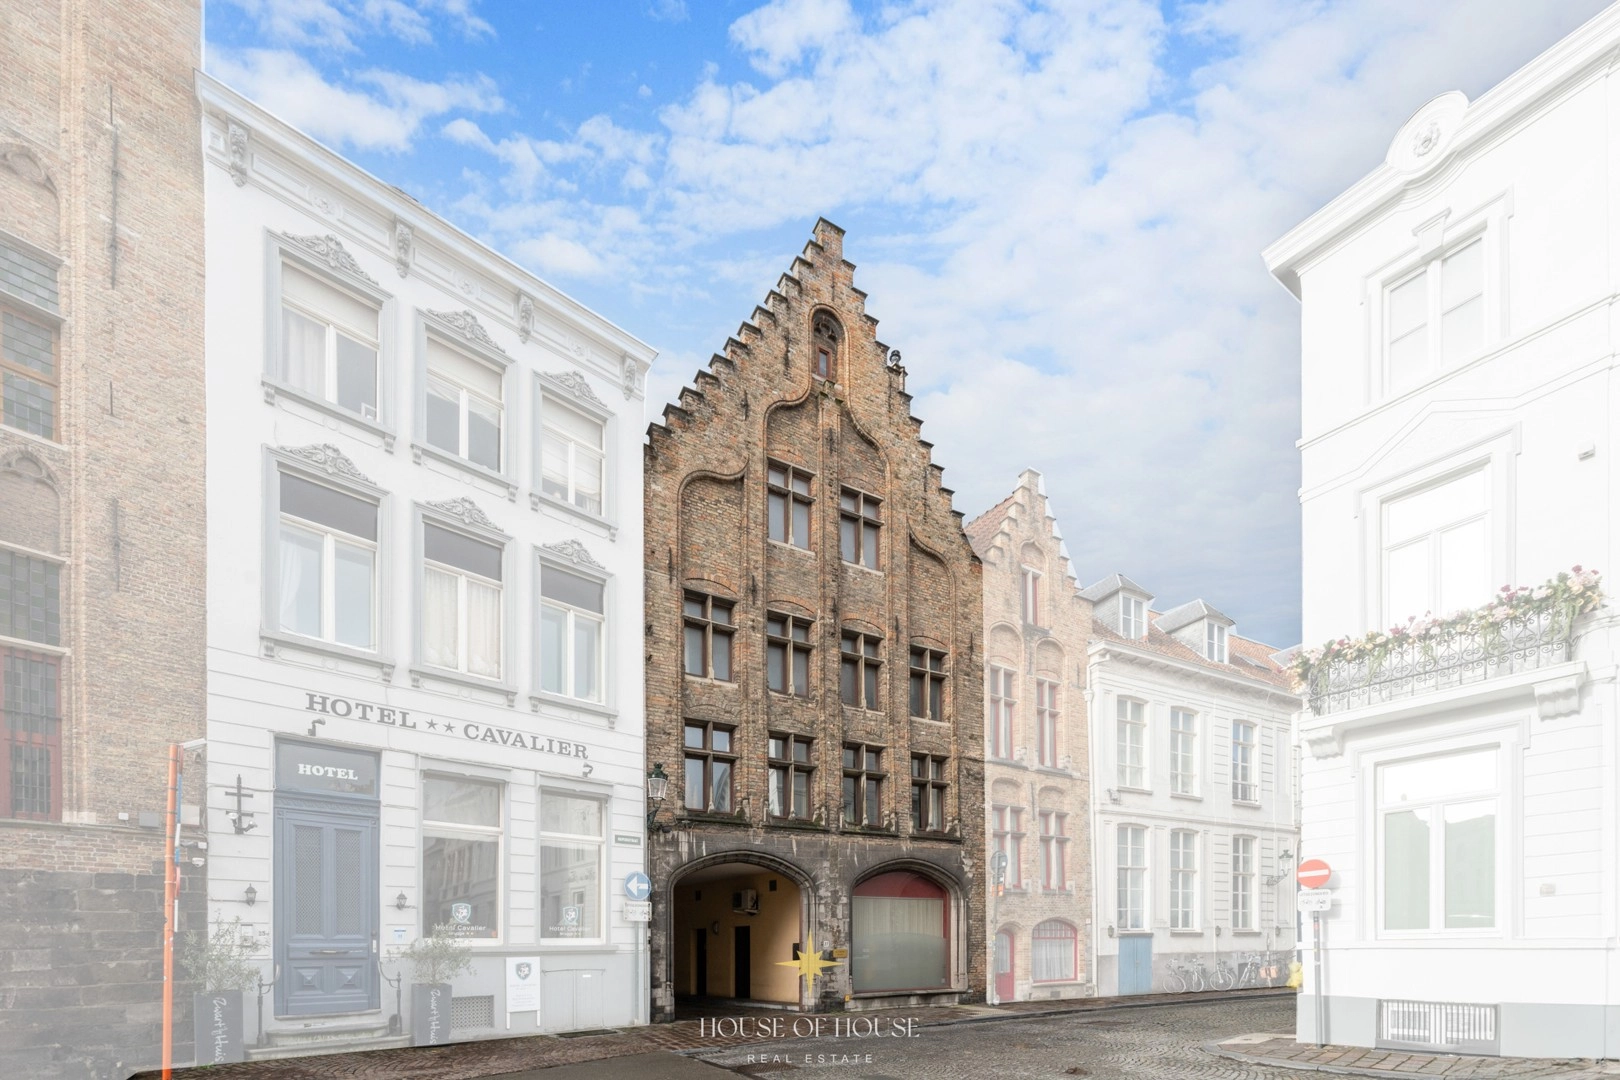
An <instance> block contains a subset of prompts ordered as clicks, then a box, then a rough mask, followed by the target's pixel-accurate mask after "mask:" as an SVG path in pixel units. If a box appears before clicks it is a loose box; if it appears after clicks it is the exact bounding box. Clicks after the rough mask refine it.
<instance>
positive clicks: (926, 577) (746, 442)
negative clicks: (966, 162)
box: [646, 221, 985, 1019]
mask: <svg viewBox="0 0 1620 1080" xmlns="http://www.w3.org/2000/svg"><path fill="white" fill-rule="evenodd" d="M843 240H844V234H843V231H842V230H841V229H839V228H838V227H837V226H835V225H832V224H830V223H829V222H827V221H819V222H818V223H817V224H816V227H815V238H814V239H813V240H812V241H811V242H810V243H809V244H808V245H807V246H806V247H805V250H804V254H803V255H802V256H801V257H799V258H798V259H796V260H794V263H793V268H792V270H791V272H790V273H788V274H786V275H784V276H783V277H782V278H781V279H780V281H779V283H778V285H777V288H776V289H774V290H772V291H771V292H770V294H769V295H768V296H767V297H766V300H765V303H764V304H763V305H762V306H759V307H756V308H755V309H754V314H753V317H752V319H751V320H750V321H749V322H747V323H744V324H743V325H742V328H741V329H740V330H739V331H738V336H737V337H736V338H734V339H732V340H730V341H728V342H727V343H726V348H725V354H724V355H722V356H716V357H715V358H714V359H713V360H712V361H711V362H710V366H709V368H708V369H707V370H705V371H700V372H699V373H698V376H697V379H696V381H695V385H693V386H690V387H687V388H686V389H684V390H683V391H682V392H681V396H680V403H679V404H678V405H671V406H669V407H667V408H666V409H665V411H664V422H663V423H662V424H654V425H653V426H652V428H651V430H650V441H649V443H648V446H647V459H646V460H647V466H646V478H647V479H646V483H647V488H646V545H647V547H646V566H647V585H646V602H647V628H646V629H647V695H648V698H647V740H648V741H647V755H648V756H647V762H648V765H649V767H650V768H651V769H653V770H654V771H663V770H667V772H668V775H669V778H670V779H669V785H668V794H667V797H666V798H665V799H664V800H663V802H662V803H661V804H656V805H655V809H656V810H657V817H656V818H655V819H654V824H653V826H652V828H651V830H650V836H649V841H650V850H649V852H648V861H649V868H650V871H651V874H652V878H653V883H654V893H653V901H654V903H653V923H652V952H651V958H652V984H653V997H654V1001H653V1006H654V1008H653V1013H654V1017H655V1018H665V1019H667V1018H669V1017H671V1016H672V1015H673V1011H674V1009H675V1006H676V1002H677V1000H678V999H680V998H683V997H686V996H688V995H701V996H710V997H716V996H717V997H725V998H732V999H743V1000H754V1001H762V1002H775V1003H779V1004H781V1005H784V1006H787V1007H789V1008H797V1009H802V1010H828V1009H838V1008H851V1009H858V1008H863V1007H876V1006H878V1005H881V1004H890V1003H946V1002H954V1001H968V1000H978V999H982V997H983V994H984V961H985V948H984V937H983V935H984V928H983V917H982V911H983V904H984V899H985V894H984V888H985V886H984V882H985V874H984V870H983V867H982V865H981V864H982V860H983V857H984V856H983V852H984V833H983V828H984V816H983V809H982V806H983V794H984V775H983V768H984V765H983V757H982V752H981V749H980V747H981V742H980V739H981V737H982V715H983V714H982V712H981V709H982V702H981V696H980V695H981V678H982V674H981V667H982V661H983V655H982V641H981V633H982V623H981V596H982V592H981V587H982V583H981V568H980V564H979V560H978V558H977V557H976V556H975V555H974V554H973V551H972V549H971V547H970V546H969V544H968V541H967V538H966V536H965V535H964V534H963V531H962V516H961V515H960V514H959V513H957V512H956V511H955V510H953V509H952V506H951V492H950V490H949V489H947V488H945V487H944V486H943V485H942V483H941V477H942V471H941V469H940V467H939V466H937V465H935V464H933V463H932V462H931V461H930V459H929V444H928V443H927V442H925V441H923V440H922V439H921V438H920V437H919V429H920V427H921V421H919V420H918V419H916V418H915V417H913V416H912V415H911V414H910V410H909V405H910V401H911V398H910V395H908V394H907V393H906V391H905V370H904V369H903V368H902V367H901V366H900V363H899V356H898V354H896V353H891V352H890V351H889V350H888V348H887V347H886V346H884V345H883V344H881V343H880V342H879V341H877V340H876V337H875V328H876V320H875V319H873V318H871V317H870V316H868V315H867V314H866V311H865V303H864V301H865V294H863V293H862V292H860V290H858V289H856V288H855V286H854V284H853V280H852V276H853V272H854V267H853V266H852V265H851V264H850V263H848V262H845V261H844V259H843ZM812 941H813V942H814V947H815V950H816V951H817V952H818V953H820V954H821V955H822V956H823V957H824V958H826V959H828V960H830V961H833V962H835V963H836V965H837V966H835V967H832V968H830V969H829V970H828V971H827V972H826V973H825V974H823V975H820V976H818V977H816V978H815V979H813V980H812V979H801V978H800V977H799V975H798V973H797V972H796V971H795V970H793V969H792V968H789V967H782V966H779V965H780V962H782V961H788V960H791V959H793V958H794V957H795V955H796V954H797V953H798V952H799V951H800V950H801V949H807V948H809V947H810V944H811V942H812Z"/></svg>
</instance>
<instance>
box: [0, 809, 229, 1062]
mask: <svg viewBox="0 0 1620 1080" xmlns="http://www.w3.org/2000/svg"><path fill="white" fill-rule="evenodd" d="M0 846H3V847H4V848H5V849H6V856H5V857H4V858H3V859H0V973H3V975H0V1061H4V1062H5V1064H6V1066H7V1067H6V1069H5V1070H4V1071H5V1075H6V1076H8V1077H10V1076H17V1077H28V1078H29V1080H58V1078H60V1080H123V1078H124V1077H126V1076H128V1075H130V1074H131V1073H133V1072H135V1071H137V1070H139V1069H142V1068H150V1067H153V1066H155V1065H157V1064H159V1063H160V1062H159V1056H160V1054H161V1052H162V1051H161V1048H162V1040H163V992H164V983H163V838H162V836H161V835H157V834H155V833H154V834H145V833H135V832H133V831H132V830H129V829H120V828H114V827H94V826H68V825H55V824H41V823H13V822H8V823H6V827H5V828H3V829H0ZM19 862H27V863H30V864H33V865H32V866H29V867H25V866H19V865H14V864H15V863H19ZM6 864H13V865H6ZM38 866H51V867H55V869H50V870H45V869H35V868H33V867H38ZM184 885H185V888H184V890H183V892H182V894H181V900H180V903H181V916H180V926H181V929H182V930H185V929H188V928H190V929H200V928H201V927H202V926H203V924H204V919H205V913H204V909H203V894H204V887H203V879H202V877H201V875H200V874H198V875H195V876H192V877H189V878H187V879H185V882H184ZM174 1030H175V1046H174V1059H175V1061H176V1062H187V1061H190V1060H191V1058H192V1046H191V1040H190V1032H191V988H190V987H189V986H182V987H179V988H178V992H177V993H176V994H175V1002H174ZM182 1039H183V1040H184V1041H183V1042H182Z"/></svg>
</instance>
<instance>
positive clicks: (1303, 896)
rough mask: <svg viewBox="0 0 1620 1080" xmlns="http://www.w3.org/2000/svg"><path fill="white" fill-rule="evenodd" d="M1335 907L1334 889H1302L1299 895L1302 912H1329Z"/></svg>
mask: <svg viewBox="0 0 1620 1080" xmlns="http://www.w3.org/2000/svg"><path fill="white" fill-rule="evenodd" d="M1331 907H1333V890H1332V889H1301V890H1300V893H1299V910H1301V911H1327V910H1328V909H1330V908H1331Z"/></svg>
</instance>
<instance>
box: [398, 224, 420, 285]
mask: <svg viewBox="0 0 1620 1080" xmlns="http://www.w3.org/2000/svg"><path fill="white" fill-rule="evenodd" d="M415 249H416V233H415V232H413V231H412V229H411V227H410V226H409V225H407V224H405V222H403V221H401V220H400V219H399V218H395V219H394V269H395V270H398V271H399V276H400V277H404V276H405V275H406V274H408V273H410V272H411V256H412V253H413V252H414V251H415Z"/></svg>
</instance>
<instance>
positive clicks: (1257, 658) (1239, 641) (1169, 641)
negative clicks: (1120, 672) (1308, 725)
mask: <svg viewBox="0 0 1620 1080" xmlns="http://www.w3.org/2000/svg"><path fill="white" fill-rule="evenodd" d="M1105 595H1106V594H1105ZM1183 606H1185V605H1183ZM1147 614H1148V632H1147V636H1146V637H1140V638H1136V639H1134V640H1133V639H1131V638H1127V637H1125V636H1123V635H1122V634H1120V633H1119V631H1117V630H1115V629H1114V628H1113V627H1111V626H1109V625H1108V624H1107V623H1105V622H1103V621H1102V620H1101V619H1097V618H1093V619H1092V626H1091V640H1092V643H1093V645H1095V644H1097V643H1098V642H1106V643H1109V644H1118V645H1122V646H1124V647H1126V648H1132V649H1141V650H1144V651H1146V652H1150V653H1158V654H1160V655H1161V656H1165V657H1168V658H1170V659H1172V660H1178V661H1180V662H1182V663H1185V664H1192V665H1195V666H1198V667H1205V668H1209V669H1211V670H1213V671H1219V672H1222V673H1223V674H1225V675H1229V676H1236V677H1238V678H1242V679H1248V680H1250V681H1252V682H1256V683H1262V684H1264V685H1266V686H1268V687H1273V688H1276V689H1280V690H1282V691H1284V692H1286V693H1288V694H1290V695H1293V694H1294V680H1293V676H1291V675H1290V674H1289V673H1288V671H1287V667H1286V665H1285V664H1281V663H1278V662H1277V661H1276V660H1275V659H1273V655H1274V654H1276V649H1275V648H1274V647H1273V646H1271V645H1267V644H1265V643H1264V642H1260V641H1253V640H1251V639H1249V638H1244V637H1238V636H1237V635H1236V634H1232V635H1230V636H1229V637H1228V638H1227V643H1226V652H1227V659H1228V662H1227V663H1225V664H1217V663H1216V662H1215V661H1213V660H1210V659H1208V658H1206V657H1205V656H1204V654H1203V653H1201V652H1199V651H1197V650H1196V649H1189V648H1188V647H1187V646H1185V645H1183V644H1182V643H1181V642H1179V641H1177V640H1176V639H1175V638H1174V637H1172V636H1170V634H1169V633H1167V632H1165V631H1164V630H1161V629H1160V628H1159V625H1158V623H1159V619H1160V618H1162V616H1163V613H1161V612H1157V611H1152V610H1149V611H1148V613H1147ZM1296 648H1297V646H1296Z"/></svg>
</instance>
